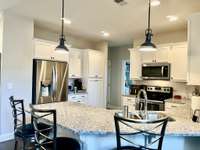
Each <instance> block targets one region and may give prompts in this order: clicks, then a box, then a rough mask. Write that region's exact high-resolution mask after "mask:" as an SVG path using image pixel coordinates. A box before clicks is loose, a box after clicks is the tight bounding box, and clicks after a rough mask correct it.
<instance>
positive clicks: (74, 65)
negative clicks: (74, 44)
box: [69, 48, 83, 78]
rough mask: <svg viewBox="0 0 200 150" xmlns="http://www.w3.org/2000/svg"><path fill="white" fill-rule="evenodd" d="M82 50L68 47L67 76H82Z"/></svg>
mask: <svg viewBox="0 0 200 150" xmlns="http://www.w3.org/2000/svg"><path fill="white" fill-rule="evenodd" d="M82 58H83V56H82V50H80V49H75V48H70V50H69V77H70V78H81V77H82Z"/></svg>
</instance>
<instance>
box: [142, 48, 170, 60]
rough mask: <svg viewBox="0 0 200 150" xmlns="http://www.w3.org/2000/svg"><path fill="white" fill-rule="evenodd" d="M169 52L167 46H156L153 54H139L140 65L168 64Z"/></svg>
mask: <svg viewBox="0 0 200 150" xmlns="http://www.w3.org/2000/svg"><path fill="white" fill-rule="evenodd" d="M169 51H170V47H169V46H158V47H157V51H155V52H141V54H142V63H156V62H168V61H169Z"/></svg>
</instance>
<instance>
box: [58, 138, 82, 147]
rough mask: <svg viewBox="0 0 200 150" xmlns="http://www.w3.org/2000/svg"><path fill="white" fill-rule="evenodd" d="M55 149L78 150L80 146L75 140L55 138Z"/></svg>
mask: <svg viewBox="0 0 200 150" xmlns="http://www.w3.org/2000/svg"><path fill="white" fill-rule="evenodd" d="M56 147H57V149H58V150H65V149H64V148H66V149H69V150H80V144H79V142H78V141H77V140H75V139H73V138H68V137H58V138H56Z"/></svg>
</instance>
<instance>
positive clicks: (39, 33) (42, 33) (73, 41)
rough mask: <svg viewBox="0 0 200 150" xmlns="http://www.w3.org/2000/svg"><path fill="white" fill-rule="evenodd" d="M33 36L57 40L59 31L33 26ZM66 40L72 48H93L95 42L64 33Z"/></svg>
mask: <svg viewBox="0 0 200 150" xmlns="http://www.w3.org/2000/svg"><path fill="white" fill-rule="evenodd" d="M34 37H35V38H39V39H44V40H49V41H54V42H57V41H58V39H59V33H57V32H54V31H52V30H48V29H45V28H42V27H38V26H34ZM66 41H67V42H66V43H67V44H70V45H71V46H72V47H73V48H81V49H88V48H90V49H94V48H95V44H96V42H94V41H90V40H87V39H84V38H82V37H78V36H72V35H70V36H68V34H66Z"/></svg>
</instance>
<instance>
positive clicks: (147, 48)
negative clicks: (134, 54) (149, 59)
mask: <svg viewBox="0 0 200 150" xmlns="http://www.w3.org/2000/svg"><path fill="white" fill-rule="evenodd" d="M150 26H151V0H149V10H148V28H147V29H146V31H145V36H146V39H145V42H144V43H143V44H142V45H141V46H140V49H139V51H144V52H151V51H156V50H157V49H156V45H155V44H154V43H152V41H151V40H152V36H153V33H152V29H151V27H150Z"/></svg>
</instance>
